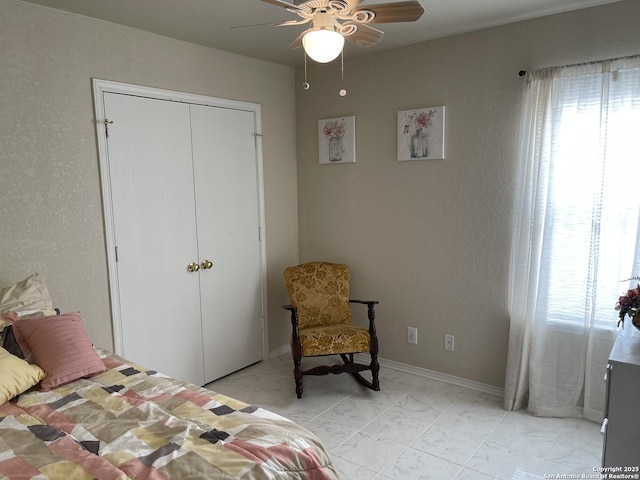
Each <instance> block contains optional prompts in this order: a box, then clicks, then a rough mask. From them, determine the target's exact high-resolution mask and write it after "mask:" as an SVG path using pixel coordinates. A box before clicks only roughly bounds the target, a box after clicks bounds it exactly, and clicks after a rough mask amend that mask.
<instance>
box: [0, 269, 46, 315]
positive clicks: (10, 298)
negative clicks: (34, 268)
mask: <svg viewBox="0 0 640 480" xmlns="http://www.w3.org/2000/svg"><path fill="white" fill-rule="evenodd" d="M52 308H53V304H52V303H51V296H50V295H49V290H47V286H46V285H45V284H44V280H43V279H42V277H41V276H40V274H39V273H34V274H33V275H31V276H30V277H27V278H25V279H24V280H22V281H21V282H18V283H16V284H15V285H11V286H10V287H5V288H2V289H0V313H4V312H20V311H24V310H50V309H52Z"/></svg>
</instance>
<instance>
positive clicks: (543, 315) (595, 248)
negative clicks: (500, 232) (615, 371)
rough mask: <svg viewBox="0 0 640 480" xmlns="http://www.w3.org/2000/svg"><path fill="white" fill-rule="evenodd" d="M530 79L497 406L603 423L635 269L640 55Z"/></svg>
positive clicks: (639, 269)
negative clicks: (610, 365)
mask: <svg viewBox="0 0 640 480" xmlns="http://www.w3.org/2000/svg"><path fill="white" fill-rule="evenodd" d="M527 82H528V84H527V87H526V93H525V101H524V121H523V131H522V144H521V152H520V158H519V165H518V180H517V187H516V206H515V210H514V226H513V228H514V230H513V231H514V240H513V247H512V252H511V278H510V294H509V301H510V305H509V306H510V315H511V326H510V333H509V354H508V361H507V375H506V379H505V399H504V407H505V408H506V409H507V410H516V409H519V408H522V407H527V410H528V411H529V412H531V413H532V414H534V415H542V416H555V417H568V416H584V417H585V418H588V419H591V420H594V421H601V419H602V414H603V410H604V396H605V390H604V381H603V375H604V372H605V367H606V364H607V357H608V354H609V352H610V350H611V347H612V346H613V342H614V340H615V336H616V333H617V332H616V323H617V312H616V311H615V310H614V307H615V304H616V301H617V299H618V297H619V296H620V295H621V294H622V293H623V291H626V289H627V288H629V287H630V286H633V287H635V286H636V284H637V282H636V283H633V285H631V283H632V282H626V283H625V282H621V281H622V280H624V279H628V278H630V277H632V276H635V275H639V274H640V235H639V234H640V229H639V224H640V56H638V57H629V58H625V59H617V60H610V61H605V62H597V63H591V64H585V65H576V66H569V67H554V68H548V69H544V70H539V71H535V72H531V73H530V74H528V79H527ZM626 325H627V326H626V328H634V327H633V325H632V324H631V322H627V323H626Z"/></svg>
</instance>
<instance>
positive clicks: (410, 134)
mask: <svg viewBox="0 0 640 480" xmlns="http://www.w3.org/2000/svg"><path fill="white" fill-rule="evenodd" d="M436 159H444V107H429V108H419V109H416V110H405V111H402V112H398V161H404V160H436Z"/></svg>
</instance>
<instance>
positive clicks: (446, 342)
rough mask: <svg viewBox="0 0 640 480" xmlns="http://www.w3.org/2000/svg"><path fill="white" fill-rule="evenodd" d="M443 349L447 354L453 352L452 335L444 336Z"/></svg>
mask: <svg viewBox="0 0 640 480" xmlns="http://www.w3.org/2000/svg"><path fill="white" fill-rule="evenodd" d="M444 349H445V350H447V351H448V352H453V335H447V334H445V336H444Z"/></svg>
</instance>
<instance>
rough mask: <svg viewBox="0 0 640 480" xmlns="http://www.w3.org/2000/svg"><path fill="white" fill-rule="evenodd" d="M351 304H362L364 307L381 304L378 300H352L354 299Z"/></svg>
mask: <svg viewBox="0 0 640 480" xmlns="http://www.w3.org/2000/svg"><path fill="white" fill-rule="evenodd" d="M349 303H361V304H363V305H369V304H371V305H377V304H379V303H380V302H379V301H378V300H352V299H349Z"/></svg>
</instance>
